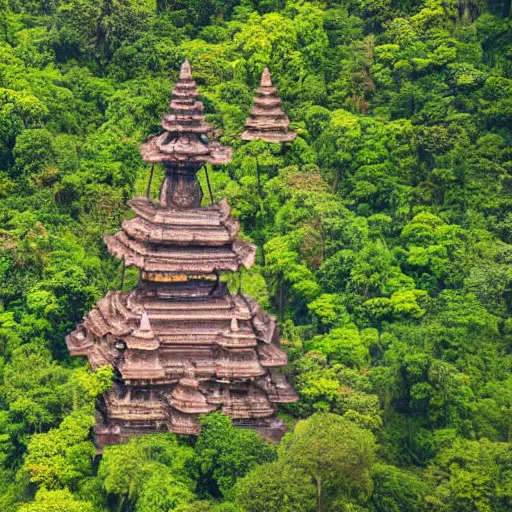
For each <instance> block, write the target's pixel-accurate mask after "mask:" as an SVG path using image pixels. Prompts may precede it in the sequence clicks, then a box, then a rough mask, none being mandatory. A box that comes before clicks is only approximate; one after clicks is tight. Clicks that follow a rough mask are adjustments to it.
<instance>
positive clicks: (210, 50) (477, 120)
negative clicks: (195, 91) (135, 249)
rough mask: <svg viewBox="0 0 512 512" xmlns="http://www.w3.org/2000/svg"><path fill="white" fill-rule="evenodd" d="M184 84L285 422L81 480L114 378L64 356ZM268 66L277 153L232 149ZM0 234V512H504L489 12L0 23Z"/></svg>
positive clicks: (502, 59) (508, 150) (508, 128)
mask: <svg viewBox="0 0 512 512" xmlns="http://www.w3.org/2000/svg"><path fill="white" fill-rule="evenodd" d="M186 58H188V59H189V60H190V62H191V64H192V67H193V71H194V78H195V79H196V81H197V82H198V84H199V86H200V93H201V97H202V100H203V102H204V104H205V107H206V113H207V119H208V121H210V122H211V123H213V124H214V125H215V127H216V128H217V136H218V138H219V139H220V140H221V142H222V143H223V144H226V145H231V146H233V147H234V157H233V161H232V162H231V163H230V164H228V165H226V166H216V167H214V168H212V169H211V172H210V178H211V182H212V187H213V193H214V196H215V199H216V200H219V199H221V198H223V197H226V198H227V199H228V201H229V202H230V204H231V206H232V214H233V215H234V216H236V217H238V218H239V219H240V221H241V224H242V226H243V234H244V237H245V238H247V239H249V240H251V241H253V242H254V243H256V244H257V246H258V255H257V265H255V266H254V267H253V268H252V269H251V270H250V271H246V272H244V274H243V276H242V289H243V292H244V293H247V294H250V295H252V296H254V297H255V298H256V299H257V300H258V301H259V302H260V303H261V304H262V306H263V307H265V308H266V309H267V310H269V311H271V312H273V314H275V315H276V316H277V318H278V320H279V322H280V326H281V332H282V339H283V345H284V346H285V348H286V350H287V352H288V357H289V361H290V362H289V365H288V366H287V368H286V374H287V376H288V378H289V379H290V381H291V382H292V383H293V385H294V386H295V388H296V389H297V391H298V393H299V395H300V401H299V402H298V403H296V404H291V405H288V406H283V407H281V416H282V418H283V419H284V420H285V421H286V423H287V424H288V426H289V434H287V435H286V436H285V438H284V439H283V440H282V441H281V443H280V444H279V445H278V446H277V445H269V444H267V443H265V442H263V441H262V440H260V439H259V438H258V437H257V435H256V434H255V433H254V432H252V431H248V430H237V429H234V428H233V427H232V426H231V423H230V421H229V419H227V418H225V417H223V416H221V415H219V414H212V415H209V416H207V417H205V418H204V419H203V434H202V435H201V436H200V437H199V438H197V439H195V438H183V437H175V436H174V435H172V434H169V435H157V436H150V437H141V438H137V439H136V440H134V441H131V442H130V443H128V444H126V445H123V446H119V447H113V448H108V449H106V450H105V453H104V455H103V457H101V458H99V457H96V456H95V448H94V446H93V444H92V442H91V440H90V428H91V426H92V425H93V423H94V400H95V397H96V396H98V395H100V394H101V393H102V392H103V391H104V390H106V389H107V388H108V387H109V385H110V383H111V381H112V372H111V370H109V369H108V368H104V369H102V370H99V371H97V372H96V373H92V372H90V371H89V370H87V367H86V364H85V362H84V361H83V360H79V359H76V358H74V359H71V358H70V357H69V355H68V352H67V349H66V345H65V342H64V337H65V335H66V334H67V333H68V332H70V331H71V330H72V329H73V328H74V326H75V325H76V324H77V323H78V322H80V321H81V319H82V317H83V315H84V313H85V312H86V311H88V310H89V309H90V308H91V307H92V306H93V305H94V303H95V302H96V301H97V300H98V299H99V298H100V297H102V296H103V295H104V294H105V293H106V292H107V291H108V290H113V289H118V288H119V287H120V283H121V265H120V263H119V262H118V261H117V260H115V259H113V258H112V257H111V256H109V255H108V254H107V252H106V248H105V245H104V243H103V236H104V235H105V234H109V233H114V232H115V231H117V230H118V228H119V225H120V223H121V221H122V219H123V218H125V217H126V216H127V215H128V211H129V210H128V208H127V205H126V202H127V200H128V199H130V198H131V197H133V196H134V195H136V194H143V193H144V192H145V189H146V185H147V181H148V177H149V167H148V166H147V165H146V164H145V163H144V162H143V161H142V159H141V157H140V154H139V145H140V143H141V142H143V141H144V140H146V139H147V138H148V137H149V136H150V135H151V134H156V133H159V130H160V126H159V122H160V116H161V114H162V113H163V112H165V111H167V108H168V105H167V104H168V99H169V97H170V93H171V89H172V84H173V83H175V82H176V80H177V77H178V71H179V67H180V64H181V62H182V61H183V60H185V59H186ZM265 66H268V67H269V69H270V70H271V72H272V77H273V80H274V82H275V84H276V85H277V86H278V88H279V94H280V96H281V98H282V99H283V102H284V109H285V111H286V113H287V114H288V116H289V118H290V120H291V122H292V126H293V128H294V129H296V130H297V132H298V137H297V138H296V139H295V141H294V142H293V143H292V144H291V145H289V146H281V145H278V144H269V143H266V142H262V141H254V142H242V141H241V139H240V133H241V131H242V129H243V125H244V121H245V118H246V117H247V115H248V112H249V110H250V107H251V104H252V100H253V96H254V89H255V88H256V86H257V84H258V81H259V77H260V74H261V72H262V70H263V68H264V67H265ZM157 174H160V175H161V174H162V170H161V169H157ZM258 176H259V179H260V183H258ZM157 177H158V176H157ZM201 179H202V180H204V175H203V174H201ZM160 181H161V180H159V179H155V180H153V185H154V186H153V190H152V193H153V195H154V196H155V197H156V194H157V193H158V191H157V185H158V183H159V182H160ZM205 200H206V197H205ZM0 218H1V225H0V283H1V284H0V463H1V469H0V510H2V511H4V510H5V511H8V512H11V511H13V512H14V511H17V512H169V511H170V510H176V511H180V512H235V511H236V512H260V511H261V512H263V511H264V512H309V511H315V510H316V511H323V512H338V511H344V512H364V511H368V512H420V511H443V512H444V511H446V512H462V511H464V512H471V511H475V512H476V511H477V512H491V511H492V512H505V511H507V510H511V508H512V445H511V444H510V441H511V439H510V436H511V434H512V373H511V371H512V303H511V298H512V4H511V2H510V0H500V1H488V2H486V1H484V0H458V1H456V0H424V1H420V0H412V1H404V0H400V1H399V0H374V1H370V0H340V1H336V0H327V1H325V2H315V1H312V2H305V1H301V0H295V1H294V0H288V1H285V0H262V1H256V0H254V1H253V0H242V1H241V2H240V1H236V0H205V1H202V0H181V1H180V0H178V1H176V2H174V1H171V0H139V1H136V0H96V1H93V0H0ZM225 279H229V285H230V286H231V287H232V289H233V290H236V289H237V287H238V286H239V279H238V277H237V276H231V277H230V276H226V277H225ZM136 282H137V273H136V272H135V269H129V270H128V271H127V273H126V279H125V281H124V289H125V290H129V289H130V288H132V287H134V286H135V284H136Z"/></svg>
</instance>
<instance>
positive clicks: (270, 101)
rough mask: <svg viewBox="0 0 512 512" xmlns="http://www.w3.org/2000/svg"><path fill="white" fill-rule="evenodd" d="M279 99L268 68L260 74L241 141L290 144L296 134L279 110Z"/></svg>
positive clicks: (280, 109)
mask: <svg viewBox="0 0 512 512" xmlns="http://www.w3.org/2000/svg"><path fill="white" fill-rule="evenodd" d="M281 103H282V102H281V98H280V97H279V96H278V94H277V88H276V87H274V86H273V85H272V78H271V76H270V71H269V70H268V68H265V69H264V70H263V73H262V74H261V81H260V86H259V87H258V89H256V97H255V98H254V103H253V107H252V109H251V114H250V116H249V117H248V118H247V120H246V122H245V129H244V131H243V132H242V140H257V139H262V140H264V141H266V142H274V143H279V142H292V141H293V140H294V139H295V137H296V136H297V133H296V132H294V131H292V130H289V126H290V121H289V119H288V117H287V116H286V114H285V113H284V112H283V110H282V108H281Z"/></svg>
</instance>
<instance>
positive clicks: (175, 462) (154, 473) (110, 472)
mask: <svg viewBox="0 0 512 512" xmlns="http://www.w3.org/2000/svg"><path fill="white" fill-rule="evenodd" d="M193 458H194V452H193V450H192V448H190V447H188V446H182V445H180V443H179V442H178V440H177V438H176V436H175V435H173V434H155V435H151V436H145V437H144V436H142V437H136V438H133V439H130V441H128V443H126V444H124V445H118V446H109V447H106V448H105V450H104V453H103V458H102V460H101V463H100V467H99V469H98V476H99V477H100V478H101V480H102V482H103V488H104V490H105V492H106V493H107V494H108V495H110V496H113V497H115V499H116V502H117V504H118V507H119V509H122V508H123V507H127V508H134V509H135V511H136V512H167V511H168V510H170V509H171V508H174V507H175V506H177V505H179V504H183V503H188V502H190V501H193V499H194V493H193V491H192V489H193V487H194V485H193V482H192V480H191V473H190V469H189V468H190V466H191V464H192V461H193Z"/></svg>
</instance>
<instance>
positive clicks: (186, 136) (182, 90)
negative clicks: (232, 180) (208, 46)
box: [141, 60, 232, 165]
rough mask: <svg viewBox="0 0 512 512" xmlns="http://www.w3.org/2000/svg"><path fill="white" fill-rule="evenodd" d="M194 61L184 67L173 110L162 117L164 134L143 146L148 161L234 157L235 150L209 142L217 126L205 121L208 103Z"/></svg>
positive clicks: (220, 161) (194, 161) (207, 160)
mask: <svg viewBox="0 0 512 512" xmlns="http://www.w3.org/2000/svg"><path fill="white" fill-rule="evenodd" d="M198 96H199V93H198V92H197V87H196V83H195V81H194V79H193V78H192V72H191V69H190V64H189V62H188V60H186V61H185V62H184V63H183V65H182V66H181V72H180V79H179V81H178V83H177V84H176V87H175V88H174V90H173V91H172V99H171V104H170V107H171V112H170V113H168V114H165V115H164V116H163V118H162V127H163V129H164V130H165V131H164V133H162V135H159V136H154V137H151V138H150V139H149V141H148V142H147V143H146V144H143V145H142V147H141V153H142V158H143V159H144V160H145V161H146V162H151V163H158V162H176V163H183V164H200V165H203V164H206V163H209V164H225V163H228V162H229V161H230V160H231V153H232V149H231V148H229V147H224V146H221V145H220V144H218V143H216V142H213V143H209V142H208V137H209V136H210V135H211V134H212V133H213V127H212V126H211V125H209V124H208V123H206V122H205V120H204V115H203V111H204V106H203V104H202V102H201V101H198V99H197V98H198Z"/></svg>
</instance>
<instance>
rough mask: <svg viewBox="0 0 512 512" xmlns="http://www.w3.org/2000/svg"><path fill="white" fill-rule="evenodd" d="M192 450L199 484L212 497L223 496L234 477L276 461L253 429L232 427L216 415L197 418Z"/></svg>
mask: <svg viewBox="0 0 512 512" xmlns="http://www.w3.org/2000/svg"><path fill="white" fill-rule="evenodd" d="M201 429H202V430H201V436H200V437H199V439H198V440H197V443H196V446H195V451H196V454H197V464H198V468H199V473H200V481H201V485H202V486H203V487H204V490H205V491H208V492H210V493H211V494H212V495H213V496H219V495H225V494H226V493H227V492H228V491H229V490H230V489H231V487H233V485H234V484H235V481H236V480H237V479H238V478H241V477H243V476H244V475H245V474H247V473H248V472H249V471H250V470H251V469H253V468H254V467H255V466H256V465H258V464H262V463H265V462H270V461H272V460H274V459H275V458H276V451H275V448H274V447H273V446H272V445H270V444H268V443H266V442H264V441H263V440H262V439H261V437H260V436H259V435H258V434H256V432H254V431H253V430H248V429H237V428H235V427H233V425H232V423H231V419H230V418H228V417H227V416H224V415H222V414H220V413H213V414H209V415H207V416H203V417H202V418H201Z"/></svg>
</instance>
